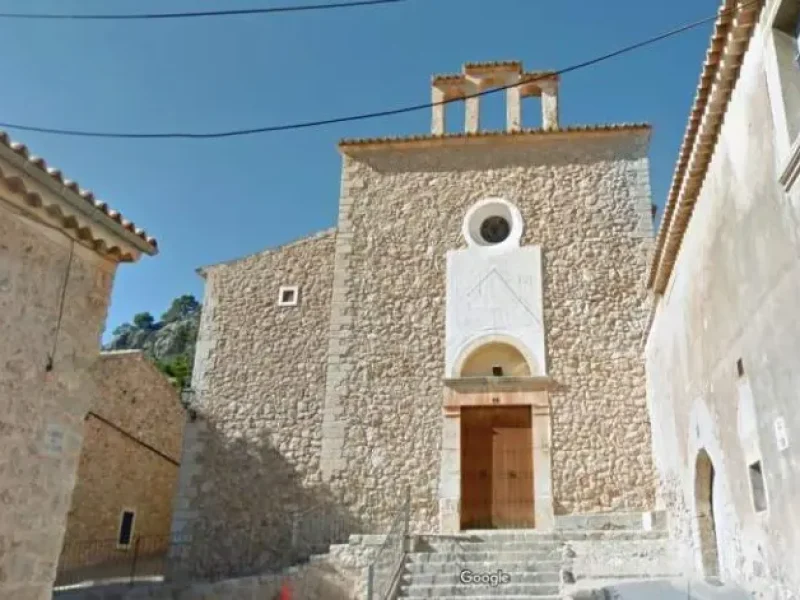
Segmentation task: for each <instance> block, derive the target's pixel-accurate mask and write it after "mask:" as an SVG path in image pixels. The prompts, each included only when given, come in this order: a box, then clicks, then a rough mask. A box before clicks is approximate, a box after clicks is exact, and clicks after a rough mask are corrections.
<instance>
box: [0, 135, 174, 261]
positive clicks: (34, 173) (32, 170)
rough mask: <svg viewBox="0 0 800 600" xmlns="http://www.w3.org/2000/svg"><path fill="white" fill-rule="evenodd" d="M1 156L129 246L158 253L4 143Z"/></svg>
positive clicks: (148, 244) (154, 253)
mask: <svg viewBox="0 0 800 600" xmlns="http://www.w3.org/2000/svg"><path fill="white" fill-rule="evenodd" d="M0 157H2V158H3V159H4V160H6V161H7V162H9V163H10V164H12V165H14V166H15V167H16V168H18V169H19V170H20V171H23V172H24V173H25V174H26V175H28V176H29V177H31V179H33V180H35V181H36V183H38V184H40V185H41V186H43V187H45V188H46V189H48V190H49V191H50V192H52V193H53V194H54V195H56V196H58V197H59V198H61V199H62V200H63V201H64V202H66V203H67V204H68V205H69V206H70V208H72V209H74V210H75V211H76V212H78V213H79V214H80V215H81V216H83V217H85V218H87V219H88V220H90V221H92V222H94V223H96V224H97V225H98V226H100V227H102V228H104V229H106V230H107V231H109V232H110V233H112V234H114V235H115V236H116V237H118V238H119V239H120V240H122V241H124V242H125V243H126V244H128V245H129V246H132V247H133V248H135V249H136V250H138V251H139V252H142V253H144V254H147V255H149V256H155V255H156V254H158V247H157V246H155V245H153V244H150V243H148V242H147V241H146V240H144V239H142V238H141V237H140V236H138V235H136V234H135V233H134V232H131V231H128V230H127V229H125V227H123V226H122V224H120V223H117V222H116V221H115V220H114V219H111V218H110V217H103V216H102V215H101V213H100V212H99V211H98V210H97V209H96V208H95V207H94V206H92V205H90V204H89V203H88V202H87V201H86V200H85V199H83V198H81V197H80V196H79V195H78V194H77V193H75V192H74V191H73V190H71V189H70V188H69V187H67V186H66V185H63V184H59V183H58V182H56V181H55V180H54V179H53V178H52V177H50V176H49V175H48V174H47V173H46V172H44V171H42V170H41V169H39V168H37V167H36V166H35V165H33V164H32V163H31V162H30V161H28V160H26V159H25V158H23V157H22V156H20V155H19V154H17V153H16V152H14V151H13V150H12V149H11V148H9V147H8V146H6V145H4V144H0Z"/></svg>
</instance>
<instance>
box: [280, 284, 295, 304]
mask: <svg viewBox="0 0 800 600" xmlns="http://www.w3.org/2000/svg"><path fill="white" fill-rule="evenodd" d="M298 296H299V291H298V288H297V286H296V285H283V286H281V288H280V290H278V306H297V301H298Z"/></svg>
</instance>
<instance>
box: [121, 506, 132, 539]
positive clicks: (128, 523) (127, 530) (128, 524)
mask: <svg viewBox="0 0 800 600" xmlns="http://www.w3.org/2000/svg"><path fill="white" fill-rule="evenodd" d="M132 533H133V513H132V512H131V511H129V510H126V511H125V512H124V513H122V523H120V524H119V545H120V546H128V545H129V544H130V543H131V534H132Z"/></svg>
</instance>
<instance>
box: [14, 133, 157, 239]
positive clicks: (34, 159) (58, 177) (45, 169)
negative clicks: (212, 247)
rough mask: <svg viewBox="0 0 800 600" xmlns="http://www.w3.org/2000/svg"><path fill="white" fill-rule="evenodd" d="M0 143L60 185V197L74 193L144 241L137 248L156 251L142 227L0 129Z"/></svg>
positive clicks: (77, 197)
mask: <svg viewBox="0 0 800 600" xmlns="http://www.w3.org/2000/svg"><path fill="white" fill-rule="evenodd" d="M0 145H2V146H3V147H5V148H7V149H8V150H10V151H11V152H13V153H14V154H16V155H17V156H18V157H20V158H21V159H22V160H23V161H24V164H26V165H27V166H29V167H34V168H36V169H37V170H38V171H40V172H41V174H43V175H46V176H47V177H48V178H49V179H50V180H51V182H52V183H55V184H57V185H59V186H61V188H62V189H61V191H60V192H59V194H60V195H61V196H62V197H65V196H66V194H74V196H75V201H76V202H84V203H85V204H86V205H87V206H88V207H90V208H91V209H92V211H93V212H95V213H97V214H98V215H99V216H101V218H103V219H109V220H110V221H112V222H114V223H115V224H117V225H119V226H121V227H122V228H123V229H124V230H125V231H127V232H129V233H131V234H133V235H134V236H135V237H136V238H138V239H140V240H141V241H142V242H144V244H142V243H141V242H140V243H139V244H138V245H139V246H142V247H140V248H139V249H140V250H142V251H144V252H147V253H148V254H155V253H156V252H157V249H158V242H157V241H156V239H155V238H154V237H151V236H149V235H148V234H147V232H146V231H144V229H141V228H139V227H137V226H136V225H135V224H134V223H133V222H131V221H129V220H128V219H126V218H125V217H124V216H123V215H122V214H121V213H119V212H118V211H116V210H114V209H112V208H111V207H109V206H108V204H106V203H105V202H103V201H101V200H99V199H97V198H95V196H94V193H92V192H91V191H90V190H85V189H83V188H81V187H80V186H79V185H78V183H77V182H75V181H72V180H70V179H66V178H65V177H64V176H63V174H62V173H61V171H60V170H59V169H56V168H53V167H50V166H48V164H47V162H46V161H45V160H44V159H43V158H41V157H39V156H35V155H33V154H31V153H30V150H29V149H28V147H27V146H26V145H25V144H22V143H19V142H14V141H13V140H11V138H10V137H9V136H8V134H7V133H5V132H4V131H0ZM109 225H111V223H109ZM112 230H113V229H112Z"/></svg>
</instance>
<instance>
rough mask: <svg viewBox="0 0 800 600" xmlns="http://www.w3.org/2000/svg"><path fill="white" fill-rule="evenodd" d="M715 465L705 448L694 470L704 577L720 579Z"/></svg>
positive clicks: (701, 450) (696, 517) (701, 451)
mask: <svg viewBox="0 0 800 600" xmlns="http://www.w3.org/2000/svg"><path fill="white" fill-rule="evenodd" d="M715 475H716V473H715V471H714V463H713V462H712V460H711V456H709V454H708V452H707V451H706V449H705V448H701V449H700V451H699V452H698V453H697V458H696V460H695V468H694V499H695V519H696V522H697V532H698V535H699V541H700V557H701V560H702V565H703V575H705V576H706V577H719V570H720V569H719V552H718V547H717V524H716V521H715V520H714V488H715V481H714V479H715Z"/></svg>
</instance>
